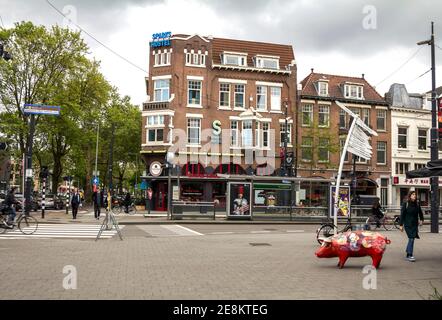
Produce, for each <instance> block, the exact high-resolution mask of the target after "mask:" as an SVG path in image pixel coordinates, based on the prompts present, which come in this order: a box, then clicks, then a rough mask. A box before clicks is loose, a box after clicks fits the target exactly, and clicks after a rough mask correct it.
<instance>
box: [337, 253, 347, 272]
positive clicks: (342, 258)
mask: <svg viewBox="0 0 442 320" xmlns="http://www.w3.org/2000/svg"><path fill="white" fill-rule="evenodd" d="M347 259H348V254H346V253H341V254H340V255H339V263H338V267H339V269H342V268H344V264H345V262H346V261H347Z"/></svg>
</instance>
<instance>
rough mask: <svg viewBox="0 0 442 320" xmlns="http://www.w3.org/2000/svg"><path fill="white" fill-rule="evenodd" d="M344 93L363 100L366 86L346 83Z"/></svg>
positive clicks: (347, 96)
mask: <svg viewBox="0 0 442 320" xmlns="http://www.w3.org/2000/svg"><path fill="white" fill-rule="evenodd" d="M344 95H345V97H346V98H351V99H358V100H363V99H364V86H363V85H356V84H346V85H345V86H344Z"/></svg>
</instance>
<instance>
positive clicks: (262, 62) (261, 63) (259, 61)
mask: <svg viewBox="0 0 442 320" xmlns="http://www.w3.org/2000/svg"><path fill="white" fill-rule="evenodd" d="M269 62H270V63H275V64H276V65H275V66H268V65H267V66H266V63H269ZM255 67H256V68H259V69H270V70H279V59H277V58H267V57H256V65H255Z"/></svg>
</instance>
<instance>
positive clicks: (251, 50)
mask: <svg viewBox="0 0 442 320" xmlns="http://www.w3.org/2000/svg"><path fill="white" fill-rule="evenodd" d="M223 51H233V52H241V53H247V65H248V66H253V65H254V62H253V58H254V57H255V56H257V55H263V56H278V57H279V68H280V69H285V67H287V66H288V65H290V64H291V63H292V61H293V60H295V55H294V53H293V47H292V46H291V45H284V44H274V43H265V42H256V41H245V40H234V39H223V38H213V45H212V59H213V63H215V64H221V54H222V53H223Z"/></svg>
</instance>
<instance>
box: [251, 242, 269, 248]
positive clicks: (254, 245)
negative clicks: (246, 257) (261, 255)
mask: <svg viewBox="0 0 442 320" xmlns="http://www.w3.org/2000/svg"><path fill="white" fill-rule="evenodd" d="M250 245H251V246H252V247H271V246H272V245H271V244H270V243H250Z"/></svg>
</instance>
